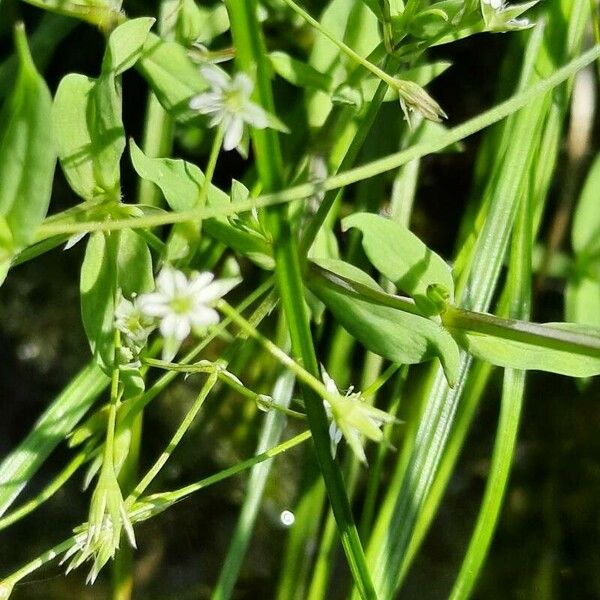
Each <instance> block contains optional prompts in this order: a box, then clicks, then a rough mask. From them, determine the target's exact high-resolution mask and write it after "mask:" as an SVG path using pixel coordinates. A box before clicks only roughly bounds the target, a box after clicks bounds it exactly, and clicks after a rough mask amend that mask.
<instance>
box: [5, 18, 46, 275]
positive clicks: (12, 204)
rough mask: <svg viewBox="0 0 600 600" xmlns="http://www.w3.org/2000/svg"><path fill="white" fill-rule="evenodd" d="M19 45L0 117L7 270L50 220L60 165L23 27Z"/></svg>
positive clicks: (42, 88) (18, 34)
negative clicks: (14, 255)
mask: <svg viewBox="0 0 600 600" xmlns="http://www.w3.org/2000/svg"><path fill="white" fill-rule="evenodd" d="M15 42H16V47H17V55H18V58H19V72H18V76H17V81H16V83H15V86H14V89H13V91H12V94H11V96H10V97H9V98H8V100H7V102H6V103H5V105H4V107H3V109H2V113H1V114H0V216H1V217H2V224H1V225H0V263H3V264H4V265H5V267H4V268H8V265H7V263H6V262H5V261H6V260H7V258H8V257H9V256H10V255H11V254H12V253H13V252H14V251H16V250H18V249H20V248H22V247H24V246H26V245H27V244H29V243H30V242H31V241H32V240H33V238H34V236H35V233H36V230H37V227H38V225H40V223H41V222H42V221H43V219H44V217H45V216H46V213H47V211H48V205H49V203H50V195H51V191H52V180H53V178H54V166H55V163H56V152H55V150H54V142H53V140H52V130H51V128H50V127H49V126H48V123H49V121H50V112H51V108H52V98H51V96H50V92H49V91H48V87H47V86H46V84H45V82H44V80H43V79H42V77H41V76H40V75H39V73H38V72H37V70H36V68H35V65H34V64H33V60H32V58H31V54H30V53H29V48H28V46H27V39H26V37H25V31H24V29H23V28H22V27H18V28H17V29H16V33H15ZM3 255H4V258H3ZM0 270H3V268H2V267H0ZM1 279H3V278H2V277H0V280H1Z"/></svg>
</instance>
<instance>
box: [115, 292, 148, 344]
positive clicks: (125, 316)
mask: <svg viewBox="0 0 600 600" xmlns="http://www.w3.org/2000/svg"><path fill="white" fill-rule="evenodd" d="M115 327H116V328H117V329H118V330H119V331H120V332H121V333H122V334H123V336H124V338H125V339H124V343H125V345H126V346H128V347H130V346H133V347H134V349H135V350H136V351H137V352H139V350H141V348H143V347H144V346H145V345H146V342H147V340H148V336H149V335H150V334H151V333H152V331H153V330H154V323H153V322H152V320H151V319H150V318H149V317H148V316H146V315H145V314H144V313H143V312H142V311H141V310H140V308H139V306H138V305H137V299H136V298H134V299H133V301H131V300H127V298H125V297H124V296H123V294H122V293H121V292H120V291H119V297H118V300H117V306H116V308H115Z"/></svg>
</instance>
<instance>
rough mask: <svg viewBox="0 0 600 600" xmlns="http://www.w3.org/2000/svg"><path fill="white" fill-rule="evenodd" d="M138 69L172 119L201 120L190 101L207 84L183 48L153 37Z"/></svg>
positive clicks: (148, 41)
mask: <svg viewBox="0 0 600 600" xmlns="http://www.w3.org/2000/svg"><path fill="white" fill-rule="evenodd" d="M136 68H137V70H138V71H139V72H140V73H141V74H142V75H143V77H144V78H145V79H146V81H147V82H148V84H149V85H150V87H151V88H152V91H153V92H154V93H155V94H156V97H157V98H158V101H159V102H160V103H161V105H162V106H163V108H164V109H165V110H166V111H167V112H168V113H169V114H170V115H171V116H172V117H174V118H175V119H179V120H181V121H188V120H190V119H191V118H194V117H196V116H197V113H196V112H195V111H192V110H190V107H189V104H190V100H191V99H192V98H193V97H194V96H195V95H197V94H199V93H200V92H202V91H204V90H205V89H206V88H207V84H206V82H205V81H204V79H203V78H202V76H201V75H200V72H199V70H198V68H197V67H196V65H194V63H193V62H192V61H191V60H190V58H189V57H188V55H187V52H186V49H185V48H184V47H183V46H181V45H180V44H177V43H176V42H167V41H165V40H162V39H161V38H159V37H158V36H156V35H154V34H152V33H150V34H149V35H148V39H147V41H146V43H145V45H144V50H143V52H142V56H141V58H140V60H139V61H138V63H137V64H136Z"/></svg>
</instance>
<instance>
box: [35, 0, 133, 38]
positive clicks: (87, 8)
mask: <svg viewBox="0 0 600 600" xmlns="http://www.w3.org/2000/svg"><path fill="white" fill-rule="evenodd" d="M32 4H36V5H38V6H41V7H43V8H44V10H48V11H51V12H54V13H58V14H59V15H66V16H67V17H74V18H76V19H81V20H82V21H86V22H88V23H91V24H92V25H96V26H97V27H99V28H100V29H103V30H105V31H110V29H112V28H113V27H114V26H115V25H116V24H117V23H119V21H121V20H122V18H123V15H122V14H121V5H122V4H123V1H122V0H36V1H35V2H32Z"/></svg>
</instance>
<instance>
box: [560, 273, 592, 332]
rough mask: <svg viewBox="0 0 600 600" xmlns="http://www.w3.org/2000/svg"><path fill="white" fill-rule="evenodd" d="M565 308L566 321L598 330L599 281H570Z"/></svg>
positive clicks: (587, 279)
mask: <svg viewBox="0 0 600 600" xmlns="http://www.w3.org/2000/svg"><path fill="white" fill-rule="evenodd" d="M565 308H566V311H565V318H566V319H567V321H572V322H574V323H579V324H580V325H590V326H592V327H598V328H600V281H598V280H597V279H592V278H590V277H582V278H581V279H579V278H578V279H575V280H573V281H570V282H569V283H568V284H567V289H566V291H565Z"/></svg>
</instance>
